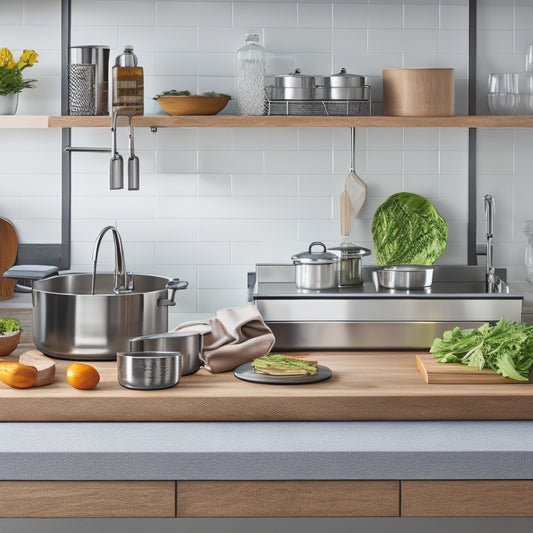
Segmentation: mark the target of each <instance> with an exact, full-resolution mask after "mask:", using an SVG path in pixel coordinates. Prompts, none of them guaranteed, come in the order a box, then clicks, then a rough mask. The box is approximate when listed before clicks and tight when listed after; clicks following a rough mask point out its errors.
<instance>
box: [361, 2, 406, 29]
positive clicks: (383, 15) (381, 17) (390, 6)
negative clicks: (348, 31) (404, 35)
mask: <svg viewBox="0 0 533 533" xmlns="http://www.w3.org/2000/svg"><path fill="white" fill-rule="evenodd" d="M368 27H369V28H370V29H375V28H379V29H382V28H388V29H396V28H403V27H404V6H403V4H402V3H401V2H390V3H386V4H384V5H381V4H378V3H375V2H372V3H370V4H369V6H368Z"/></svg>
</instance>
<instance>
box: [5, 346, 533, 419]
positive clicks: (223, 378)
mask: <svg viewBox="0 0 533 533" xmlns="http://www.w3.org/2000/svg"><path fill="white" fill-rule="evenodd" d="M31 348H33V346H31V345H20V346H19V347H18V348H17V350H16V351H15V352H14V353H13V355H12V356H10V357H9V358H10V359H11V358H16V356H18V355H20V354H21V353H23V352H24V351H26V350H28V349H31ZM418 353H419V352H418ZM309 355H310V356H312V358H313V359H316V360H317V361H318V362H319V364H321V365H324V366H327V367H329V368H330V369H331V370H332V372H333V375H332V377H331V378H330V379H328V380H326V381H322V382H320V383H311V384H302V385H267V384H258V383H250V382H246V381H242V380H240V379H237V378H236V377H234V375H233V372H226V373H223V374H211V373H209V372H208V371H206V370H205V369H203V368H202V369H200V370H199V371H198V372H197V373H195V374H191V375H188V376H183V377H182V379H181V381H180V383H179V384H178V385H177V386H176V387H174V388H171V389H164V390H156V391H143V390H130V389H125V388H123V387H121V386H120V385H119V384H118V382H117V378H116V363H115V362H114V361H104V362H96V361H95V362H91V363H90V364H92V365H93V366H95V367H96V368H97V369H98V371H99V372H100V375H101V381H100V383H99V385H98V386H97V387H96V388H95V389H93V390H89V391H80V390H77V389H73V388H72V387H71V386H70V385H69V384H68V383H67V381H66V377H65V374H66V368H67V366H68V365H69V363H70V362H69V361H64V360H59V359H56V360H55V362H56V381H55V383H53V384H51V385H47V386H44V387H33V388H30V389H13V388H10V387H8V386H7V385H4V384H3V383H1V382H0V421H253V420H262V421H289V420H497V419H507V420H519V419H526V420H531V419H533V385H532V384H523V383H498V384H475V385H473V384H459V385H449V384H427V383H426V382H425V380H424V378H423V377H422V375H421V373H420V372H419V371H418V369H417V366H416V360H415V353H413V352H379V351H375V352H372V351H365V352H350V353H342V352H315V353H313V354H309Z"/></svg>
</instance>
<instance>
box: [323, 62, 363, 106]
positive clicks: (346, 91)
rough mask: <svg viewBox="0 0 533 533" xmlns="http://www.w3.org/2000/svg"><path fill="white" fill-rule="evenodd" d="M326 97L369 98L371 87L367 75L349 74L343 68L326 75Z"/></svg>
mask: <svg viewBox="0 0 533 533" xmlns="http://www.w3.org/2000/svg"><path fill="white" fill-rule="evenodd" d="M324 98H325V99H326V100H368V99H369V98H370V87H368V85H366V84H365V77H364V76H360V75H358V74H349V73H348V72H346V69H345V68H341V70H340V72H339V73H338V74H332V75H331V76H325V77H324Z"/></svg>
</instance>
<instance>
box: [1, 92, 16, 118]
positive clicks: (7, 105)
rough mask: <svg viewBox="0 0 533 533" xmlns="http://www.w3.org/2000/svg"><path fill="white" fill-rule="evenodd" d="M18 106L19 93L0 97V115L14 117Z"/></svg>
mask: <svg viewBox="0 0 533 533" xmlns="http://www.w3.org/2000/svg"><path fill="white" fill-rule="evenodd" d="M18 105H19V93H15V94H5V95H0V115H14V114H15V113H16V112H17V107H18Z"/></svg>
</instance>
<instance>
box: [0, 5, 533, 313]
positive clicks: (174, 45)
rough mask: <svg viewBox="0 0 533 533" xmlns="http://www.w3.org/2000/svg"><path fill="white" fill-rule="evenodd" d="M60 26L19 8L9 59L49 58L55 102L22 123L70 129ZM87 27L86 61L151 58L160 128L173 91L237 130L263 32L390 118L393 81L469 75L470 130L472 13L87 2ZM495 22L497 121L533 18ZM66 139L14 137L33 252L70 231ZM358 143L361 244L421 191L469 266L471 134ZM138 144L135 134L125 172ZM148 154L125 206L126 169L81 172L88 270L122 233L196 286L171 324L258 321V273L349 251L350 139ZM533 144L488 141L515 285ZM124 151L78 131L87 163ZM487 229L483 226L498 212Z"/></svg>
mask: <svg viewBox="0 0 533 533" xmlns="http://www.w3.org/2000/svg"><path fill="white" fill-rule="evenodd" d="M4 3H6V2H4ZM58 10H59V1H58V0H25V2H16V1H14V0H9V1H8V2H7V3H6V6H3V7H2V17H1V20H0V30H1V32H2V39H3V41H4V43H5V45H6V46H9V47H10V48H11V49H13V50H14V51H18V50H22V49H24V48H35V49H36V50H37V51H38V52H39V54H40V58H39V63H38V64H36V65H35V66H34V67H33V68H32V69H31V71H30V70H28V71H27V73H28V75H29V74H30V73H31V77H35V78H37V79H38V80H39V81H38V84H37V87H36V88H35V89H32V90H31V91H24V92H23V93H22V96H21V103H20V106H19V113H31V114H43V113H48V114H59V112H60V105H59V94H60V53H59V49H60V31H59V30H60V26H59V15H58ZM102 13H105V16H102ZM72 14H73V28H72V40H73V44H91V43H96V44H107V45H108V46H110V48H111V49H112V54H111V55H112V58H111V60H112V61H113V57H114V55H115V54H116V53H119V51H120V50H121V48H122V47H123V46H124V44H126V42H131V43H132V44H133V45H134V47H135V50H136V52H138V55H139V60H140V62H141V65H142V66H143V67H144V69H145V113H146V114H156V113H157V114H159V113H162V111H161V109H160V106H159V105H158V104H157V102H155V101H153V100H152V99H151V98H152V96H154V95H155V94H158V93H160V92H162V91H164V90H169V89H189V90H190V91H191V92H194V93H197V92H203V91H208V90H216V91H220V92H226V93H229V94H231V95H232V96H233V97H234V98H233V100H232V101H231V102H230V103H229V104H228V106H227V107H226V108H225V109H224V110H223V111H222V114H234V113H235V77H234V53H235V51H236V50H237V48H239V47H240V46H241V45H242V44H243V43H244V36H245V34H246V32H248V31H256V32H258V33H259V35H260V39H261V42H262V43H263V44H264V45H265V47H266V49H267V51H268V53H269V55H268V61H267V64H268V72H269V74H271V75H275V74H283V73H287V72H289V70H290V69H292V68H293V67H296V66H297V67H300V68H302V69H303V71H304V73H308V74H316V75H326V74H330V73H335V72H338V70H339V69H340V68H341V67H345V68H347V69H348V71H349V72H351V73H356V74H363V75H365V76H367V77H368V82H369V83H370V84H371V86H372V99H373V110H374V112H378V113H379V112H382V109H383V106H382V83H381V76H382V69H383V68H385V67H400V66H408V67H427V66H441V67H453V68H455V69H456V72H455V76H456V95H455V96H456V109H455V112H456V114H463V113H467V81H466V80H467V72H468V55H467V52H468V0H405V1H403V2H402V1H400V0H398V1H396V0H349V1H342V2H328V1H324V0H316V1H312V2H308V1H305V2H296V1H291V0H287V1H284V2H267V1H245V0H239V1H235V2H232V1H230V0H227V1H225V0H220V1H201V0H200V1H192V0H191V1H181V0H133V1H132V2H128V1H125V0H106V1H104V0H97V1H96V2H92V3H91V2H83V1H82V0H72ZM478 14H479V22H480V24H479V26H480V27H479V32H478V92H479V99H478V113H487V112H488V111H487V109H486V105H485V103H484V100H483V99H484V92H485V84H486V82H485V81H484V80H486V76H487V74H488V73H489V72H491V71H494V72H503V71H517V72H520V73H522V72H523V67H524V55H525V50H526V47H527V44H529V43H530V42H533V38H531V32H530V29H531V27H532V25H533V24H531V20H533V7H532V6H531V5H530V3H529V2H509V3H505V2H501V0H498V1H496V2H493V1H490V2H489V1H486V0H484V1H479V2H478ZM524 87H525V78H524V77H523V76H522V77H521V88H522V89H523V88H524ZM524 109H525V108H521V112H523V110H524ZM60 135H61V133H60V130H56V129H51V130H0V146H1V153H0V158H1V160H2V169H1V170H0V183H1V184H2V187H3V189H2V190H3V191H4V194H3V195H1V196H0V215H1V216H6V217H8V218H10V219H12V220H13V219H14V220H15V221H16V225H17V229H18V228H19V226H20V231H19V238H21V240H22V242H54V241H59V240H60V236H61V235H60V227H61V226H60V221H59V219H58V218H54V217H55V216H57V217H59V213H60V208H59V202H60V194H61V189H60V171H61V168H60V161H61V153H60ZM356 139H357V144H356V171H357V172H358V174H359V175H360V176H361V177H362V179H363V180H364V181H365V182H366V184H367V188H368V192H367V199H366V202H365V204H364V206H363V208H362V210H361V212H360V213H359V216H358V217H357V218H356V220H355V221H354V224H353V229H352V232H351V237H352V240H354V241H355V242H357V243H358V244H361V245H363V246H368V247H370V248H373V244H372V239H371V235H370V224H371V222H372V217H373V214H374V212H375V209H376V208H377V207H378V206H379V204H380V203H381V202H383V201H384V200H385V199H386V198H387V197H388V196H389V195H390V194H392V193H394V192H398V191H400V190H412V191H413V192H417V193H419V194H424V195H425V196H427V197H428V198H430V200H431V201H433V202H434V204H435V205H436V207H437V208H438V210H439V212H441V214H442V215H443V216H445V218H446V220H447V222H448V228H449V243H448V247H447V250H446V252H445V254H444V256H443V258H441V260H439V262H444V263H450V264H451V263H455V264H460V263H464V262H465V261H466V247H467V242H466V240H467V239H466V236H467V211H468V205H467V203H468V178H467V173H468V130H467V129H466V128H464V129H463V128H441V129H433V128H405V129H396V128H386V129H383V128H358V129H357V132H356ZM127 140H128V139H127V131H126V128H120V130H119V148H120V150H121V152H122V153H123V155H124V156H125V155H127ZM135 140H136V148H137V151H138V152H139V157H140V160H141V190H140V191H137V192H129V191H127V189H126V190H122V191H110V190H109V177H108V170H109V154H82V153H74V154H72V166H73V175H72V257H71V264H72V266H73V267H74V268H76V267H78V266H79V267H81V268H84V269H87V268H90V267H91V260H90V257H91V253H92V248H93V246H94V240H95V238H96V235H97V234H98V232H99V231H100V229H101V228H102V227H104V226H105V225H109V224H114V225H117V227H118V228H119V230H120V231H121V233H122V234H123V239H124V245H125V252H126V259H127V264H128V268H129V269H131V270H133V271H139V269H141V270H142V271H145V272H148V271H149V272H151V273H154V274H160V275H169V276H170V275H172V276H174V275H176V276H179V277H180V278H182V279H188V280H189V281H190V283H191V287H190V288H189V289H188V290H187V291H183V294H179V295H178V306H177V307H178V309H173V310H172V312H171V320H172V321H174V322H176V323H177V322H178V321H184V320H186V319H188V318H189V317H193V316H195V317H196V316H212V314H213V313H214V312H215V311H216V309H218V308H222V307H230V306H233V305H241V304H243V303H245V300H246V272H248V271H249V270H253V265H255V264H256V263H258V262H286V263H290V257H291V255H292V254H294V253H296V252H299V251H303V250H304V249H307V247H308V245H309V243H310V242H311V241H314V240H323V241H324V242H326V243H328V245H335V244H338V242H340V224H339V195H340V193H341V192H342V190H343V186H344V180H345V178H346V176H347V174H348V171H349V168H350V135H349V128H334V129H330V128H234V129H226V128H212V129H203V128H201V129H198V128H159V129H158V131H157V133H155V134H153V133H151V132H150V130H149V128H137V129H136V138H135ZM532 141H533V139H532V134H531V131H530V130H529V129H517V130H513V129H498V130H485V129H480V130H478V156H477V165H478V178H477V190H478V191H480V193H479V194H481V193H484V192H491V193H492V194H494V195H495V197H496V202H497V207H496V218H497V225H496V229H497V231H498V232H499V233H498V242H497V256H498V258H502V257H505V261H506V262H508V266H509V272H510V273H512V275H514V276H522V275H523V274H522V270H521V262H522V253H523V248H524V237H523V235H522V234H521V230H520V227H519V226H520V223H519V221H520V220H522V219H525V218H533V211H532V210H531V207H530V203H531V202H530V199H531V197H533V185H531V183H530V182H531V179H530V176H531V170H530V169H531V168H533V159H532V158H533V156H531V155H530V154H531V150H530V146H531V142H532ZM110 144H111V138H110V132H109V131H108V130H106V129H105V128H103V129H100V128H80V129H73V130H72V145H74V146H102V147H110ZM27 154H29V156H28V157H26V155H27ZM21 158H23V163H21ZM478 215H479V216H478V218H479V220H478V226H483V224H484V221H483V217H482V206H481V205H478ZM34 216H35V217H37V216H39V218H32V217H34ZM478 229H479V230H480V232H481V233H480V238H481V240H483V232H482V228H478ZM504 253H505V255H504ZM370 257H371V258H372V257H373V256H370ZM113 262H114V256H113V251H112V247H111V246H109V250H107V251H105V253H104V254H103V255H102V265H101V267H102V268H103V267H107V268H108V269H112V268H113ZM372 262H373V259H369V264H372ZM99 266H100V265H99ZM511 279H512V278H511Z"/></svg>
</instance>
